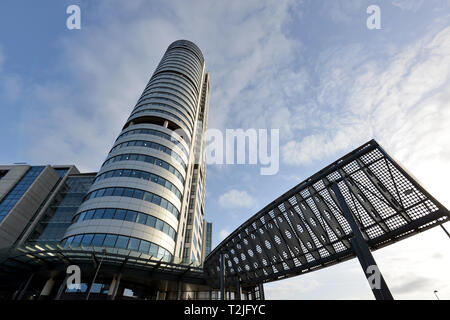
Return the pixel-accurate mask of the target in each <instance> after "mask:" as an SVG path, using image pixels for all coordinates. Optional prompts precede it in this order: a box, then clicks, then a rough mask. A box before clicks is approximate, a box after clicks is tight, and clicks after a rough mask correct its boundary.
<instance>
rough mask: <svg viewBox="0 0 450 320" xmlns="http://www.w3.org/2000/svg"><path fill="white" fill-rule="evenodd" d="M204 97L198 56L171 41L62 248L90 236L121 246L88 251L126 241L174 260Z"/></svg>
mask: <svg viewBox="0 0 450 320" xmlns="http://www.w3.org/2000/svg"><path fill="white" fill-rule="evenodd" d="M208 95H209V79H208V74H207V73H206V72H205V62H204V58H203V54H202V53H201V51H200V49H199V48H198V47H197V46H196V45H195V44H193V43H192V42H189V41H185V40H179V41H175V42H174V43H172V44H171V45H170V46H169V47H168V49H167V51H166V52H165V54H164V56H163V58H162V59H161V62H160V63H159V65H158V66H157V68H156V70H155V72H154V74H153V75H152V77H151V78H150V80H149V82H148V84H147V86H146V88H145V89H144V91H143V93H142V95H141V97H140V98H139V99H138V101H137V103H136V106H135V107H134V109H133V110H132V112H131V115H130V116H129V118H128V119H127V121H126V123H125V125H124V127H123V128H122V131H121V132H120V134H119V135H118V138H117V139H116V141H115V143H114V145H113V147H112V149H111V150H110V152H109V154H108V156H107V157H106V160H105V162H104V163H103V165H102V167H101V168H100V170H99V172H98V174H97V178H96V179H95V181H94V183H93V184H92V186H91V188H90V189H89V192H88V193H87V195H86V197H85V198H84V202H83V203H82V204H81V206H80V207H79V208H78V210H77V212H76V214H75V215H74V220H73V223H72V224H71V225H70V227H69V228H68V229H67V231H66V233H65V235H64V239H63V242H62V243H63V244H65V245H69V244H70V243H74V242H73V241H74V240H75V241H78V242H81V243H82V244H83V245H88V246H89V245H93V244H92V242H91V243H90V244H89V243H87V242H88V240H90V239H94V238H95V235H96V234H99V236H98V237H96V238H95V239H97V238H98V239H99V238H100V237H102V239H103V235H105V237H104V238H105V239H106V237H108V239H109V238H111V239H112V238H113V237H114V236H117V237H120V238H117V239H122V240H123V241H122V242H120V244H117V243H115V244H111V243H110V242H108V243H107V244H105V243H102V244H100V245H99V244H98V242H96V244H95V245H96V246H105V247H111V246H113V247H117V246H119V247H120V248H122V247H123V246H124V243H125V238H126V239H129V241H128V242H127V243H128V244H127V247H126V248H125V249H129V250H135V251H142V252H143V253H146V254H150V255H151V256H156V257H157V258H158V259H160V258H163V259H164V260H165V261H175V262H177V261H179V260H177V258H179V257H180V256H181V253H182V249H183V246H184V235H185V226H186V219H187V215H186V210H187V208H188V202H189V200H190V190H191V184H192V181H193V180H194V181H198V180H199V179H197V178H196V177H193V175H194V169H197V168H198V167H199V165H198V162H197V161H196V160H197V159H198V158H200V159H204V156H202V155H203V154H205V150H204V148H203V144H201V140H199V139H198V138H197V134H199V133H200V134H201V133H203V132H204V131H205V130H206V122H207V121H206V119H207V118H206V117H207V110H208V102H209V101H208V97H207V96H208ZM199 141H200V144H201V145H200V146H199V145H198V144H199ZM198 152H200V155H201V156H198V155H196V154H198ZM202 168H204V166H202ZM198 171H199V170H197V171H195V174H197V172H198ZM203 171H204V169H203ZM202 181H203V184H204V179H202ZM203 189H204V188H203ZM202 206H203V204H202ZM84 235H86V236H84ZM108 235H111V236H108ZM84 238H86V239H84ZM98 239H97V240H98ZM105 241H106V240H105ZM117 241H118V240H117ZM137 242H139V243H141V244H142V245H141V246H139V245H136V244H137ZM141 247H142V248H141ZM149 248H150V249H149ZM144 251H145V252H144Z"/></svg>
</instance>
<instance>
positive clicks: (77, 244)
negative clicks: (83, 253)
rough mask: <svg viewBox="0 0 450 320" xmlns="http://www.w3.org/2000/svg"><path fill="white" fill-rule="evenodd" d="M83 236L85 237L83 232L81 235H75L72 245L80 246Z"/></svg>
mask: <svg viewBox="0 0 450 320" xmlns="http://www.w3.org/2000/svg"><path fill="white" fill-rule="evenodd" d="M82 238H83V235H82V234H80V235H78V236H75V237H74V238H73V241H72V246H73V247H79V246H80V242H81V239H82Z"/></svg>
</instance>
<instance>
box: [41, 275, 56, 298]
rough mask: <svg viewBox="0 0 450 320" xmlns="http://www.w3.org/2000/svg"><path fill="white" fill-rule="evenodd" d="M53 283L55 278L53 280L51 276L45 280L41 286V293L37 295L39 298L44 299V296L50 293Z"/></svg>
mask: <svg viewBox="0 0 450 320" xmlns="http://www.w3.org/2000/svg"><path fill="white" fill-rule="evenodd" d="M54 284H55V280H54V279H53V278H49V279H48V280H47V281H46V282H45V285H44V287H43V288H42V291H41V294H40V295H39V300H41V299H45V298H47V297H48V296H49V295H50V293H51V291H52V289H53V286H54Z"/></svg>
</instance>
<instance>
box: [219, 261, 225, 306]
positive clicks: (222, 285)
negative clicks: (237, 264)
mask: <svg viewBox="0 0 450 320" xmlns="http://www.w3.org/2000/svg"><path fill="white" fill-rule="evenodd" d="M219 281H220V300H225V263H224V256H223V253H221V254H220V255H219Z"/></svg>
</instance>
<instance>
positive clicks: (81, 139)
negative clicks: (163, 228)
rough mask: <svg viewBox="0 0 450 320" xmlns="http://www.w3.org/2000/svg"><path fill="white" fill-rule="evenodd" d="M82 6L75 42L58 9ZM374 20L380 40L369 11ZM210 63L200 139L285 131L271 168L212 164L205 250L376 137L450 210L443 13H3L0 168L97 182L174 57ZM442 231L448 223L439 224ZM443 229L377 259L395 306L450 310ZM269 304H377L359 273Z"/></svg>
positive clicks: (447, 27)
mask: <svg viewBox="0 0 450 320" xmlns="http://www.w3.org/2000/svg"><path fill="white" fill-rule="evenodd" d="M73 4H76V5H78V6H79V7H80V9H81V29H80V30H69V29H68V28H67V27H66V20H67V18H68V17H69V14H67V13H66V8H67V7H68V6H69V5H73ZM370 5H378V6H379V8H380V13H381V15H380V20H381V29H369V28H368V27H367V24H366V21H367V19H368V18H369V16H370V14H368V13H367V12H366V10H367V8H368V7H369V6H370ZM178 39H187V40H190V41H193V42H195V43H196V44H197V45H198V46H199V47H200V48H201V50H202V52H203V54H204V56H205V59H206V69H207V71H208V72H209V73H210V82H211V96H210V110H209V119H208V127H209V128H215V129H219V130H222V131H224V130H225V129H238V128H242V129H244V130H246V129H250V128H254V129H279V145H280V150H279V155H280V164H279V171H278V172H277V173H276V174H274V175H261V174H260V168H261V165H260V164H256V165H250V164H244V165H237V164H229V165H217V164H216V165H215V164H211V165H208V167H207V181H206V192H207V193H206V203H205V206H206V207H205V214H206V219H207V220H209V221H212V222H213V223H214V224H213V246H215V245H217V244H218V243H220V241H221V240H223V239H224V238H225V237H226V236H227V235H228V234H229V233H230V232H232V231H233V230H234V229H235V228H236V227H238V226H239V225H240V224H241V223H243V222H244V221H245V220H247V219H248V218H249V217H250V216H252V215H253V214H254V213H256V212H257V211H258V210H259V209H261V208H263V207H264V206H265V205H266V204H268V203H270V202H271V201H272V200H273V199H275V198H277V197H278V196H280V195H281V194H283V193H284V192H286V191H287V190H289V189H291V188H292V187H294V186H295V185H296V184H298V183H300V182H301V181H303V180H304V179H306V178H307V177H309V176H311V175H312V174H314V173H315V172H317V171H318V170H320V169H321V168H323V167H325V166H326V165H328V164H329V163H331V162H333V161H334V160H336V159H338V158H339V157H341V156H343V155H345V154H346V153H348V152H349V151H351V150H353V149H355V148H356V147H358V146H360V145H362V144H363V143H365V142H367V141H368V140H370V139H372V138H374V139H376V140H377V141H378V142H379V143H380V144H381V145H382V146H383V147H384V148H385V150H386V151H387V152H389V153H390V154H391V155H392V156H393V157H394V158H395V159H397V160H398V161H399V162H400V163H401V164H402V165H404V166H405V167H406V168H407V169H408V170H409V171H410V172H411V173H412V174H413V175H414V176H415V177H416V178H417V179H418V180H419V181H421V182H422V184H423V185H424V186H425V187H426V189H427V190H428V191H429V192H430V193H431V194H433V195H434V196H435V197H436V198H437V199H438V200H439V201H440V202H441V203H442V204H443V205H445V206H446V207H448V208H450V196H449V194H448V182H447V181H449V180H450V170H448V165H449V163H450V149H449V148H448V146H449V145H450V129H449V128H450V54H449V53H450V1H449V0H427V1H425V0H417V1H414V0H379V1H375V0H369V1H365V0H359V1H355V0H342V1H341V0H303V1H301V0H297V1H291V0H277V1H274V0H272V1H262V0H258V1H252V0H246V1H233V0H227V1H224V0H215V1H211V0H209V1H197V0H194V1H171V0H169V1H150V0H145V1H144V0H128V1H118V0H104V1H100V0H99V1H95V2H94V1H76V0H64V1H62V0H58V1H57V0H46V1H24V0H2V1H1V2H0V111H1V116H0V136H1V139H0V150H2V152H1V153H0V163H2V164H11V163H16V162H26V163H30V164H75V165H76V166H77V167H78V168H79V169H80V170H81V171H83V172H87V171H97V170H98V169H99V167H100V165H101V163H102V162H103V161H104V159H105V157H106V155H107V153H108V151H109V150H110V148H111V146H112V144H113V141H114V140H115V138H116V137H117V135H118V134H119V132H120V130H121V128H122V125H123V123H124V122H125V120H126V119H127V117H128V115H129V114H130V112H131V110H132V109H133V107H134V105H135V104H136V101H137V99H138V98H139V96H140V94H141V93H142V91H143V89H144V87H145V85H146V83H147V81H148V80H149V78H150V77H151V75H152V73H153V71H154V70H155V68H156V66H157V63H158V62H159V60H160V59H161V57H162V55H163V54H164V52H165V50H166V48H167V46H168V45H169V44H170V43H171V42H173V41H175V40H178ZM447 229H450V226H447ZM449 249H450V239H449V238H448V237H447V236H446V235H445V234H444V232H443V231H442V230H441V229H440V228H434V229H431V230H429V231H427V232H425V233H423V234H420V235H417V236H415V237H412V238H409V239H407V240H404V241H401V242H399V243H396V244H394V245H392V246H390V247H386V248H383V249H381V250H379V251H375V252H374V256H375V259H376V260H377V263H378V266H379V268H380V270H381V272H382V273H383V275H384V277H385V279H386V282H387V283H388V285H389V286H390V288H391V291H392V294H393V295H394V298H396V299H435V298H436V297H435V296H434V294H433V291H434V290H438V295H439V297H440V298H441V299H450V275H449V273H448V269H449V267H450V252H449V251H450V250H449ZM265 292H266V298H269V299H373V296H372V293H371V291H370V289H369V285H368V283H367V281H366V280H365V278H364V274H363V272H362V269H361V267H360V266H359V264H358V262H357V260H355V259H353V260H351V261H347V262H344V263H341V264H339V265H336V266H332V267H329V268H326V269H323V270H319V271H316V272H313V273H309V274H306V275H302V276H299V277H295V278H291V279H286V280H282V281H278V282H273V283H270V284H266V285H265Z"/></svg>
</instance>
